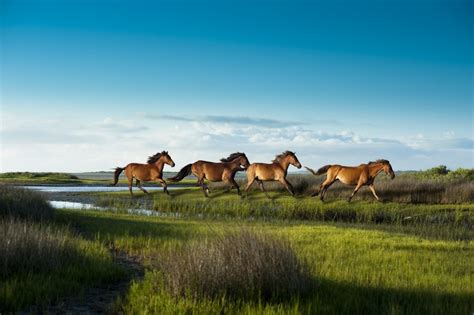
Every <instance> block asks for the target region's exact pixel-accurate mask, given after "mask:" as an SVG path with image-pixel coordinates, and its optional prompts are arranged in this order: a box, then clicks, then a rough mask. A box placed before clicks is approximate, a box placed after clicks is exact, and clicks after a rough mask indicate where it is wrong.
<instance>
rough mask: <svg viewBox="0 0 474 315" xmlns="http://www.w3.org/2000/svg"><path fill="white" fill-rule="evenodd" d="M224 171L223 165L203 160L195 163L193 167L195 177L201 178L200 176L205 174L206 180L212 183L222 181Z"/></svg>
mask: <svg viewBox="0 0 474 315" xmlns="http://www.w3.org/2000/svg"><path fill="white" fill-rule="evenodd" d="M224 169H225V168H224V164H223V163H219V162H218V163H216V162H209V161H203V160H199V161H196V162H194V163H193V166H192V170H193V173H195V175H197V176H198V177H200V176H199V175H202V174H204V175H205V177H206V179H207V180H210V181H221V180H222V173H223V172H224ZM196 173H197V174H196Z"/></svg>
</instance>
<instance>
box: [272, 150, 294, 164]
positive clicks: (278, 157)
mask: <svg viewBox="0 0 474 315" xmlns="http://www.w3.org/2000/svg"><path fill="white" fill-rule="evenodd" d="M287 155H293V156H294V155H295V152H291V151H288V150H286V151H285V152H283V153H282V154H278V155H277V156H275V159H274V160H273V161H272V162H280V160H281V159H282V158H284V157H285V156H287Z"/></svg>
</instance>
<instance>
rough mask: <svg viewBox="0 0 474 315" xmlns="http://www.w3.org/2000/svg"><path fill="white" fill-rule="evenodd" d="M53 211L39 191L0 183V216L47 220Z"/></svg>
mask: <svg viewBox="0 0 474 315" xmlns="http://www.w3.org/2000/svg"><path fill="white" fill-rule="evenodd" d="M53 215H54V211H53V208H52V207H51V206H50V205H49V203H48V202H47V201H46V200H45V199H44V197H43V195H42V194H41V193H39V192H35V191H31V190H27V189H21V188H17V187H10V186H7V185H0V218H22V219H32V220H49V219H51V218H52V217H53Z"/></svg>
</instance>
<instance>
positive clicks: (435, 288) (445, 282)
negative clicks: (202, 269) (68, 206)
mask: <svg viewBox="0 0 474 315" xmlns="http://www.w3.org/2000/svg"><path fill="white" fill-rule="evenodd" d="M56 220H58V222H63V223H68V224H71V225H72V226H74V227H75V228H77V229H78V230H80V231H81V233H82V234H83V235H84V236H85V237H87V238H90V239H95V240H97V241H100V242H101V243H105V244H110V245H113V246H115V247H116V248H119V249H122V250H125V251H127V252H129V253H131V254H139V255H141V256H142V257H143V259H144V261H145V264H146V265H147V266H148V268H149V269H148V271H147V273H146V277H145V279H144V280H143V281H141V282H137V283H135V284H134V285H132V287H131V288H130V290H129V293H128V295H127V296H126V297H125V298H124V299H122V300H120V301H118V302H117V305H116V307H117V308H118V309H120V310H123V311H125V312H126V313H137V314H138V313H144V312H149V313H185V312H195V313H201V314H205V313H210V314H213V313H214V314H217V313H221V312H225V313H235V314H237V313H241V312H245V313H269V314H270V313H271V314H274V313H281V314H283V313H287V312H290V313H295V314H297V313H306V312H321V313H339V314H340V313H365V314H366V313H373V314H381V313H383V314H385V313H389V314H399V313H429V314H437V313H439V314H470V313H472V311H473V310H474V302H473V301H474V288H473V284H472V274H473V272H474V267H473V265H472V261H473V260H474V248H473V243H472V241H451V240H431V239H427V238H424V237H419V236H414V235H410V234H405V233H400V231H399V230H398V229H397V228H393V229H392V228H391V226H390V225H387V226H386V227H385V228H384V229H378V228H377V227H376V226H373V225H361V224H358V225H354V224H345V223H311V222H294V221H293V222H284V221H272V222H263V221H242V220H237V219H233V220H212V221H209V220H191V219H188V220H182V219H180V220H178V219H171V218H149V217H137V216H131V215H124V214H123V215H121V214H113V213H98V212H72V211H60V212H59V213H58V214H57V219H56ZM242 227H245V228H247V229H255V230H257V231H259V232H261V233H269V234H271V235H276V236H280V237H285V238H287V239H288V240H289V241H290V242H291V244H292V246H293V247H294V248H295V250H296V253H297V255H299V256H300V257H301V258H304V259H306V260H307V261H308V263H309V265H310V267H311V273H312V275H313V277H314V278H315V280H316V281H317V283H318V284H319V285H318V287H317V288H316V289H315V290H314V292H312V293H311V295H310V296H309V297H305V298H297V297H295V298H294V299H290V300H288V301H284V302H278V303H265V302H260V303H259V302H258V301H257V302H255V301H246V300H242V301H235V300H230V299H226V298H222V299H198V300H189V299H181V300H175V299H174V298H172V297H171V296H170V294H168V293H167V291H166V290H165V287H164V286H163V281H162V279H161V276H160V273H159V272H157V271H156V269H155V267H154V266H155V264H154V259H155V258H156V257H159V253H161V252H163V251H164V250H167V249H170V248H180V247H181V246H183V245H184V244H189V243H192V242H201V241H202V240H203V239H206V238H214V237H215V236H216V235H219V234H220V233H222V232H224V231H229V230H237V229H240V228H242Z"/></svg>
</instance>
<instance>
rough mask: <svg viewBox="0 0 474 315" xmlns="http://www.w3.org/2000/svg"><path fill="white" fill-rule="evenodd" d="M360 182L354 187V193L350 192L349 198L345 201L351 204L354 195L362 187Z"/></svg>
mask: <svg viewBox="0 0 474 315" xmlns="http://www.w3.org/2000/svg"><path fill="white" fill-rule="evenodd" d="M362 185H363V184H362V182H359V183H358V184H357V186H356V188H355V189H354V191H353V192H352V194H351V196H350V197H349V199H347V201H348V202H351V200H352V197H354V195H355V194H356V193H357V192H358V191H359V189H360V188H361V187H362Z"/></svg>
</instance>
